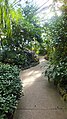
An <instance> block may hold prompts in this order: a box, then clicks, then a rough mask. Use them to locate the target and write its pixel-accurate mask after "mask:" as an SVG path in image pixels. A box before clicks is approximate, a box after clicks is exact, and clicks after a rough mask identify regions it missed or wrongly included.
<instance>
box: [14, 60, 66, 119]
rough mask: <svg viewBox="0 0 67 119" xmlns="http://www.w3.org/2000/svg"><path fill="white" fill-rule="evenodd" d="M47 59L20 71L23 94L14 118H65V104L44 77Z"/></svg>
mask: <svg viewBox="0 0 67 119" xmlns="http://www.w3.org/2000/svg"><path fill="white" fill-rule="evenodd" d="M46 67H47V61H45V60H44V59H43V58H41V59H40V64H39V65H37V66H35V67H32V68H30V69H27V70H24V71H21V72H20V78H21V79H22V82H23V92H24V96H22V97H21V99H20V101H19V103H18V108H17V110H16V112H15V114H14V119H67V105H66V103H65V102H64V101H63V100H62V99H61V97H60V95H59V94H58V92H57V90H56V88H55V87H54V85H53V84H52V83H48V80H47V77H44V73H43V72H44V70H46Z"/></svg>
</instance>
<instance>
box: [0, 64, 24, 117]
mask: <svg viewBox="0 0 67 119" xmlns="http://www.w3.org/2000/svg"><path fill="white" fill-rule="evenodd" d="M21 92H22V85H21V80H20V79H19V69H18V68H17V67H16V66H10V65H8V64H6V65H5V64H1V63H0V119H11V117H12V115H13V113H14V110H15V108H16V106H17V102H18V99H19V98H20V96H21Z"/></svg>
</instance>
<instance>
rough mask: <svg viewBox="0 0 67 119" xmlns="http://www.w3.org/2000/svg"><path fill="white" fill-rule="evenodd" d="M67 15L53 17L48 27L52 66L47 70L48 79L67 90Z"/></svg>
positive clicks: (48, 46) (48, 49)
mask: <svg viewBox="0 0 67 119" xmlns="http://www.w3.org/2000/svg"><path fill="white" fill-rule="evenodd" d="M66 20H67V15H66V14H62V16H60V17H56V18H55V19H52V22H50V23H49V25H48V26H47V27H48V36H47V37H48V39H49V42H47V52H48V57H49V60H50V66H49V67H48V69H47V71H46V75H47V76H48V79H53V80H54V84H56V85H58V84H59V86H60V87H63V88H64V89H65V90H66V92H67V27H66V25H67V22H66Z"/></svg>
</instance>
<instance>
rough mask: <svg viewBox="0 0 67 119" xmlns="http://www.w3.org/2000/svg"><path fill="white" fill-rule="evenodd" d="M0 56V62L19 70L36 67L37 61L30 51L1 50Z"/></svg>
mask: <svg viewBox="0 0 67 119" xmlns="http://www.w3.org/2000/svg"><path fill="white" fill-rule="evenodd" d="M0 54H1V56H0V61H1V62H3V63H9V64H12V65H17V66H18V67H20V68H26V67H29V66H33V65H36V64H37V63H38V62H39V60H38V58H37V56H36V55H35V53H33V51H30V50H23V51H22V50H17V51H15V50H11V49H10V50H8V49H7V50H6V49H4V50H2V51H1V53H0Z"/></svg>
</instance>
